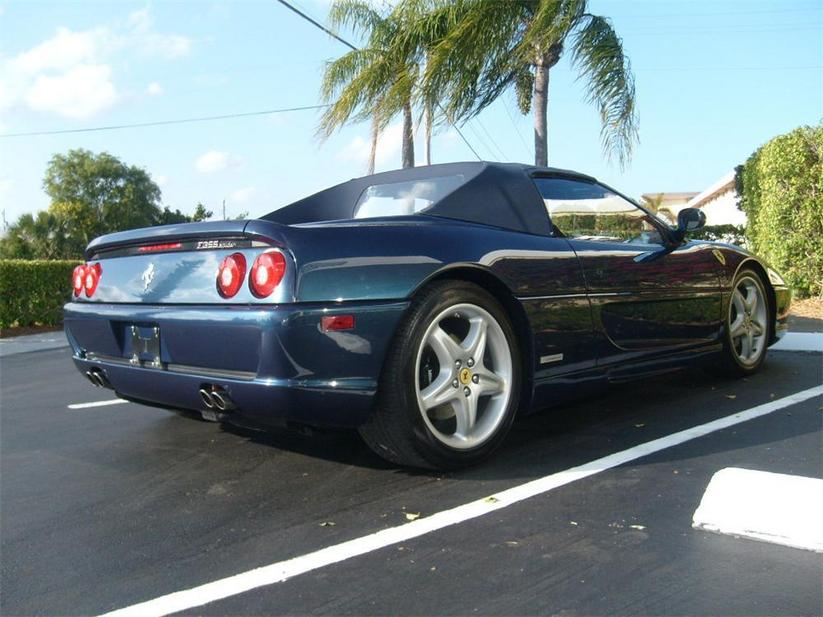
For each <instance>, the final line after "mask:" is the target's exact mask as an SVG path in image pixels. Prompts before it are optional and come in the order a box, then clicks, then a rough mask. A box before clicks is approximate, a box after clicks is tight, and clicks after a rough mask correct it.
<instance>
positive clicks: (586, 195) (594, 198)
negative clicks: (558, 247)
mask: <svg viewBox="0 0 823 617" xmlns="http://www.w3.org/2000/svg"><path fill="white" fill-rule="evenodd" d="M534 182H535V184H536V185H537V190H538V191H540V195H541V196H542V197H543V203H545V204H546V211H547V212H548V215H549V219H550V220H551V223H552V225H553V226H554V228H556V229H557V230H558V231H560V232H561V233H562V234H563V235H564V236H566V237H567V238H576V239H578V240H590V241H596V242H624V243H631V244H662V239H661V237H660V232H659V231H658V230H657V228H656V227H655V226H654V225H653V224H652V223H651V219H650V218H649V216H648V215H647V214H646V213H645V212H644V211H643V210H641V209H640V208H638V207H637V206H635V205H634V204H633V203H631V202H630V201H627V200H626V199H624V198H623V197H621V196H620V195H617V194H616V193H614V192H612V191H610V190H609V189H607V188H605V187H603V186H600V185H599V184H595V183H593V182H584V181H582V180H571V179H567V178H535V179H534Z"/></svg>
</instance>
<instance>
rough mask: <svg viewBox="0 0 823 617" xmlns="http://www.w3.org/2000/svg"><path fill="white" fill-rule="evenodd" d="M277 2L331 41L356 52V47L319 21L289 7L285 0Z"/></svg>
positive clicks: (295, 8) (293, 7)
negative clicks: (336, 41)
mask: <svg viewBox="0 0 823 617" xmlns="http://www.w3.org/2000/svg"><path fill="white" fill-rule="evenodd" d="M277 1H278V2H279V3H280V4H282V5H283V6H285V7H286V8H287V9H289V10H290V11H294V12H295V13H297V14H298V15H300V17H302V18H303V19H305V20H306V21H307V22H309V23H310V24H312V25H313V26H314V27H315V28H320V29H321V30H322V31H323V32H325V33H326V34H328V35H329V36H330V37H332V38H333V39H337V40H338V41H340V42H341V43H343V45H345V46H346V47H348V48H349V49H351V50H352V51H357V47H355V46H354V45H352V44H351V43H349V42H348V41H347V40H345V39H344V38H343V37H341V36H340V35H339V34H337V33H336V32H333V31H331V30H329V29H328V28H326V26H324V25H323V24H321V23H320V22H319V21H315V20H314V19H312V18H311V17H309V16H308V15H306V14H305V13H304V12H303V11H301V10H300V9H298V8H297V7H295V6H293V5H291V4H289V3H288V2H286V0H277Z"/></svg>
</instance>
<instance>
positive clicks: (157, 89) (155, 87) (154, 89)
mask: <svg viewBox="0 0 823 617" xmlns="http://www.w3.org/2000/svg"><path fill="white" fill-rule="evenodd" d="M146 94H148V95H149V96H157V95H158V94H163V86H161V85H160V84H158V83H157V82H156V81H153V82H151V83H150V84H149V87H148V88H146Z"/></svg>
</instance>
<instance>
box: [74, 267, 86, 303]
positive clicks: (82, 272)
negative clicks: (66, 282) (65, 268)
mask: <svg viewBox="0 0 823 617" xmlns="http://www.w3.org/2000/svg"><path fill="white" fill-rule="evenodd" d="M85 279H86V266H77V267H76V268H75V269H74V272H72V274H71V283H72V287H74V296H75V297H77V296H79V295H80V292H81V291H83V287H84V286H85Z"/></svg>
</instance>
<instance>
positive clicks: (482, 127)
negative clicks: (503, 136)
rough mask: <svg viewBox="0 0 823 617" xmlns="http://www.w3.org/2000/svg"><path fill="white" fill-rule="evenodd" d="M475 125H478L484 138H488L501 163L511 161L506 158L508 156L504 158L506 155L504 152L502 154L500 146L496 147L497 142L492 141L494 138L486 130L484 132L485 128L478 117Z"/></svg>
mask: <svg viewBox="0 0 823 617" xmlns="http://www.w3.org/2000/svg"><path fill="white" fill-rule="evenodd" d="M477 124H478V125H480V130H482V131H483V133H484V134H485V135H486V137H488V138H489V141H490V142H491V143H492V145H493V146H494V149H495V150H497V153H498V154H499V155H500V160H501V161H504V160H505V161H509V160H511V159H509V157H508V156H506V153H505V152H503V149H502V148H501V147H500V146H498V145H497V142H496V141H495V140H494V137H492V135H491V133H489V131H488V130H486V127H485V125H484V124H483V123H482V122H481V121H480V117H479V116H478V117H477Z"/></svg>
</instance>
